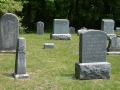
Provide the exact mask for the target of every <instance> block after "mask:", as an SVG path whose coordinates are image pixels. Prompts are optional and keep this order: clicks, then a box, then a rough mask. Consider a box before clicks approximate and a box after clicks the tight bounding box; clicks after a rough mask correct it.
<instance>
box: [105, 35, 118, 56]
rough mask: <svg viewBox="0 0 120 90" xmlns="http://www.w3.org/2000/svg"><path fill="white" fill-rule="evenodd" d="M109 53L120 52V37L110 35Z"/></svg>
mask: <svg viewBox="0 0 120 90" xmlns="http://www.w3.org/2000/svg"><path fill="white" fill-rule="evenodd" d="M107 51H108V52H107V54H116V55H117V54H120V38H119V37H117V36H115V37H110V38H109V43H108V47H107Z"/></svg>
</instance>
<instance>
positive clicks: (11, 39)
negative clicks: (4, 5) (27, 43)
mask: <svg viewBox="0 0 120 90" xmlns="http://www.w3.org/2000/svg"><path fill="white" fill-rule="evenodd" d="M18 35H19V21H18V18H17V16H16V15H14V14H12V13H7V14H5V15H3V16H2V17H1V19H0V50H1V51H2V50H3V51H4V50H16V45H17V38H18Z"/></svg>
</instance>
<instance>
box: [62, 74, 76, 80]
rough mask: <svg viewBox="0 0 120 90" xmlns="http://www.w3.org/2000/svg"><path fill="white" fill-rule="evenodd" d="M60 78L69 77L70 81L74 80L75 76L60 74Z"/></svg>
mask: <svg viewBox="0 0 120 90" xmlns="http://www.w3.org/2000/svg"><path fill="white" fill-rule="evenodd" d="M61 77H71V79H73V80H76V78H75V74H61Z"/></svg>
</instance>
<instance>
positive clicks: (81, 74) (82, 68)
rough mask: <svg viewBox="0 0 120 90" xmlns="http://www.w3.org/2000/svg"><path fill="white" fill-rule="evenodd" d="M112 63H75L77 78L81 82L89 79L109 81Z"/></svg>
mask: <svg viewBox="0 0 120 90" xmlns="http://www.w3.org/2000/svg"><path fill="white" fill-rule="evenodd" d="M110 66H111V65H110V63H108V62H96V63H79V62H77V63H75V77H76V78H77V79H81V80H89V79H109V78H110Z"/></svg>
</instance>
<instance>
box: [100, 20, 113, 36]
mask: <svg viewBox="0 0 120 90" xmlns="http://www.w3.org/2000/svg"><path fill="white" fill-rule="evenodd" d="M114 25H115V22H114V20H112V19H102V22H101V30H102V31H104V32H106V33H107V34H114Z"/></svg>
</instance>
